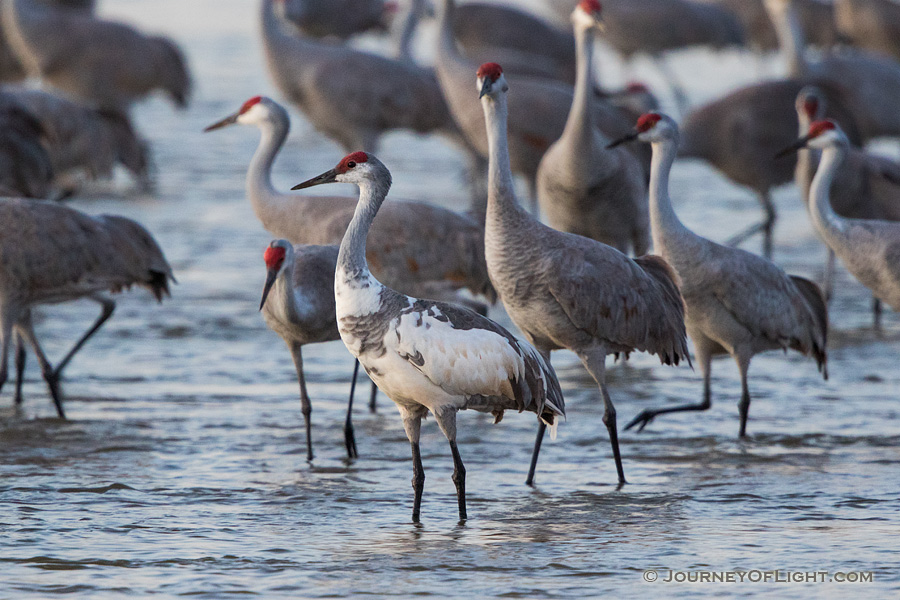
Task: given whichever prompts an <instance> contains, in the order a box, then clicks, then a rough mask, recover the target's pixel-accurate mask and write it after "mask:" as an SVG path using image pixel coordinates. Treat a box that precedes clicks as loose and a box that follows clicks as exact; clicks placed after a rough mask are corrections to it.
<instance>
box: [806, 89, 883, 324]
mask: <svg viewBox="0 0 900 600" xmlns="http://www.w3.org/2000/svg"><path fill="white" fill-rule="evenodd" d="M825 106H826V100H825V98H824V96H823V94H822V93H821V91H820V90H819V89H818V88H816V87H815V86H807V87H805V88H803V89H802V90H801V91H800V94H799V95H798V96H797V102H796V109H797V117H798V121H799V124H800V137H803V136H804V135H806V133H807V132H808V131H809V128H810V126H811V125H812V124H813V122H815V121H821V120H824V119H825ZM818 166H819V153H818V152H817V151H815V150H810V149H809V148H805V149H801V150H799V151H798V152H797V171H796V175H795V180H796V182H797V187H798V188H799V189H800V193H801V195H802V197H803V200H804V202H805V203H806V206H807V207H809V190H810V187H811V186H812V179H813V176H814V175H815V173H816V169H817V168H818ZM831 207H832V208H833V209H834V211H835V212H836V213H837V214H838V215H840V216H842V217H847V218H851V219H880V220H886V221H900V164H897V163H896V162H894V161H892V160H890V159H888V158H885V157H881V156H876V155H874V154H869V153H868V152H866V151H864V150H860V149H859V148H853V147H850V148H848V149H847V157H846V160H845V161H844V164H843V166H842V167H841V168H840V169H838V170H837V172H836V173H835V178H834V181H833V182H832V185H831ZM833 275H834V252H833V251H832V250H831V248H829V249H828V261H827V267H826V270H825V297H826V298H831V294H832V287H833ZM873 313H874V318H875V321H874V323H875V329H879V328H880V317H881V302H880V301H879V300H878V299H877V298H876V299H875V301H874V304H873Z"/></svg>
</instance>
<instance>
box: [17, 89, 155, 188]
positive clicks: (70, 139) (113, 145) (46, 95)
mask: <svg viewBox="0 0 900 600" xmlns="http://www.w3.org/2000/svg"><path fill="white" fill-rule="evenodd" d="M8 105H13V106H19V107H21V108H22V109H24V110H26V111H27V112H29V113H30V114H31V115H33V116H34V117H35V118H36V119H38V121H39V122H40V123H41V126H42V128H43V130H44V132H45V133H46V136H45V137H46V142H47V148H48V150H49V153H50V159H51V162H52V165H53V171H54V175H55V179H56V182H57V185H62V186H63V187H65V186H68V185H70V183H69V182H67V181H64V179H71V177H72V176H77V175H86V176H87V177H88V178H90V179H100V178H107V177H111V176H112V174H113V169H114V168H115V166H116V165H117V164H121V165H123V166H124V167H125V168H126V169H128V171H129V172H130V173H131V174H132V176H133V177H134V178H135V179H136V180H137V181H138V182H140V183H141V185H143V186H145V187H146V186H148V185H149V184H150V173H149V167H150V164H149V162H150V159H149V156H148V152H147V147H146V145H145V144H144V143H143V142H142V141H141V139H140V138H139V137H138V135H137V133H136V132H135V131H134V129H133V128H132V126H131V123H130V122H129V120H128V118H127V117H126V116H125V115H123V114H121V113H118V112H111V111H98V110H95V109H92V108H89V107H86V106H83V105H81V104H77V103H75V102H71V101H69V100H66V99H65V98H62V97H61V96H57V95H55V94H52V93H50V92H45V91H42V90H36V89H27V88H19V87H3V88H0V106H8Z"/></svg>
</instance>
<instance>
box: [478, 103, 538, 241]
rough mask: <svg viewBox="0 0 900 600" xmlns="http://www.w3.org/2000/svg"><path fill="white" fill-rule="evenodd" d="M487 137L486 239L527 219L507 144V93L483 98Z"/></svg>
mask: <svg viewBox="0 0 900 600" xmlns="http://www.w3.org/2000/svg"><path fill="white" fill-rule="evenodd" d="M481 102H482V107H483V108H484V117H485V121H486V123H487V137H488V206H487V223H486V234H485V235H486V236H488V237H491V230H492V229H494V228H495V227H497V226H500V225H503V224H513V223H516V222H520V221H527V220H528V219H530V217H529V215H528V213H526V212H525V209H523V208H522V207H521V206H520V205H519V203H518V201H517V200H516V193H515V186H514V184H513V177H512V169H511V168H510V163H509V144H508V142H507V124H506V123H507V115H508V110H507V106H506V92H500V93H499V94H498V95H497V96H496V97H493V96H490V95H489V96H485V97H484V98H482V101H481Z"/></svg>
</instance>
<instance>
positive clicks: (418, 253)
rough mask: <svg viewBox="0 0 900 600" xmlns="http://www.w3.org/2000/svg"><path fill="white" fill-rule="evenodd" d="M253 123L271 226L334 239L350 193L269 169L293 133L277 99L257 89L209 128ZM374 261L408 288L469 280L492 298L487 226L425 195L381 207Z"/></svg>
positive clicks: (256, 180) (290, 235) (294, 234)
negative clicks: (303, 185)
mask: <svg viewBox="0 0 900 600" xmlns="http://www.w3.org/2000/svg"><path fill="white" fill-rule="evenodd" d="M234 124H239V125H252V126H256V127H258V128H259V130H260V132H261V133H262V136H261V139H260V144H259V147H258V148H257V150H256V153H255V154H254V155H253V160H252V161H251V162H250V167H249V169H248V170H247V197H248V198H249V200H250V203H251V204H252V205H253V211H254V212H255V213H256V216H257V218H259V220H260V221H261V222H262V225H263V227H265V228H266V229H267V230H268V231H269V232H271V233H273V234H274V235H276V236H278V237H282V238H286V239H288V240H290V241H291V243H294V244H319V245H327V244H336V243H338V242H340V240H341V239H342V237H343V235H344V232H345V231H346V229H347V225H348V224H349V223H350V220H351V218H352V216H353V211H354V209H355V206H356V202H355V200H354V199H353V198H348V197H330V198H328V199H327V200H325V201H323V200H322V198H316V197H309V196H300V195H295V194H281V193H279V192H277V191H276V190H275V188H274V186H273V185H272V178H271V171H272V164H273V163H274V162H275V157H276V156H277V154H278V152H279V150H281V146H282V145H283V144H284V141H285V139H287V135H288V131H289V129H290V120H289V118H288V114H287V111H285V109H284V108H283V107H282V106H280V105H279V104H278V103H277V102H275V101H274V100H271V99H269V98H265V97H262V96H256V97H254V98H251V99H249V100H247V101H246V102H245V103H244V104H243V105H242V106H241V108H240V110H239V111H238V112H236V113H234V114H232V115H230V116H228V117H225V118H224V119H222V120H221V121H218V122H217V123H214V124H213V125H210V126H209V127H207V128H206V131H212V130H215V129H220V128H222V127H227V126H230V125H234ZM368 248H369V261H370V263H371V265H372V269H373V270H374V272H375V274H376V276H378V277H379V278H381V279H382V280H384V281H385V282H387V283H389V284H390V285H391V286H392V287H396V288H398V289H400V290H403V291H406V292H410V293H412V292H416V293H425V294H429V295H432V297H433V294H435V293H438V292H441V291H442V290H441V288H445V289H449V290H456V289H461V288H468V289H469V290H470V291H471V292H472V293H473V294H481V295H484V296H485V297H486V298H487V299H488V300H490V301H493V300H494V295H495V293H494V291H493V288H492V287H491V284H490V280H489V278H488V275H487V266H486V265H485V261H484V231H483V230H482V228H481V226H480V224H479V223H478V222H477V221H476V220H475V219H472V218H469V217H467V216H465V215H461V214H458V213H455V212H453V211H451V210H447V209H445V208H441V207H438V206H432V205H429V204H425V203H423V202H392V203H390V204H388V206H387V207H385V208H384V210H382V211H381V214H380V216H379V217H378V221H377V222H376V223H375V226H374V227H373V229H372V235H371V239H370V240H369V246H368Z"/></svg>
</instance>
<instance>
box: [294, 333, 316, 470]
mask: <svg viewBox="0 0 900 600" xmlns="http://www.w3.org/2000/svg"><path fill="white" fill-rule="evenodd" d="M291 357H292V358H293V359H294V368H295V369H297V379H298V380H299V381H300V411H301V412H302V413H303V421H304V422H305V423H306V460H312V459H313V449H312V430H311V424H310V415H312V404H310V402H309V394H307V393H306V376H305V375H304V373H303V344H296V343H294V344H291Z"/></svg>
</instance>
